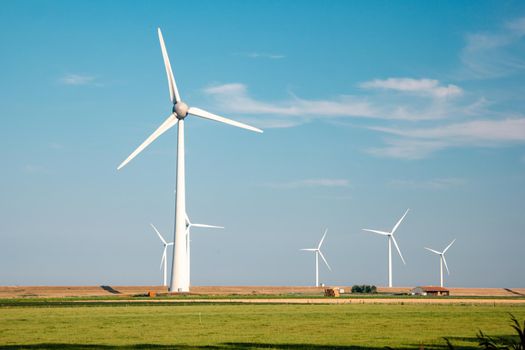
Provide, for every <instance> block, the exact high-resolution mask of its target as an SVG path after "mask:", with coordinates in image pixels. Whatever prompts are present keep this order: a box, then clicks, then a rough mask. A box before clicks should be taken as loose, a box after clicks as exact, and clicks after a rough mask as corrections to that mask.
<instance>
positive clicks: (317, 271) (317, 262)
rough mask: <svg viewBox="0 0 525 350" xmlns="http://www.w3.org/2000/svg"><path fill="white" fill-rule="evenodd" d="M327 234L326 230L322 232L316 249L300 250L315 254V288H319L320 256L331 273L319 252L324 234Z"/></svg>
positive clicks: (321, 253) (329, 268)
mask: <svg viewBox="0 0 525 350" xmlns="http://www.w3.org/2000/svg"><path fill="white" fill-rule="evenodd" d="M327 233H328V229H326V230H324V235H323V238H321V241H319V245H318V246H317V248H304V249H301V250H305V251H308V252H315V286H316V287H319V256H321V259H323V261H324V263H325V264H326V267H328V270H330V271H332V268H331V267H330V265H328V261H326V259H325V258H324V255H323V252H322V251H321V246H322V245H323V241H324V238H325V237H326V234H327Z"/></svg>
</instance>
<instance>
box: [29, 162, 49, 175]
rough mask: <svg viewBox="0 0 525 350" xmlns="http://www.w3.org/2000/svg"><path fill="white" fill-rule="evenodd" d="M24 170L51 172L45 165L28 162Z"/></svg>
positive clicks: (35, 172) (32, 172) (38, 172)
mask: <svg viewBox="0 0 525 350" xmlns="http://www.w3.org/2000/svg"><path fill="white" fill-rule="evenodd" d="M23 171H24V172H26V173H28V174H47V173H48V172H49V171H48V169H47V168H46V167H45V166H43V165H37V164H26V165H24V167H23Z"/></svg>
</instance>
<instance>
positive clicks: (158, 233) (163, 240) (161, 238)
mask: <svg viewBox="0 0 525 350" xmlns="http://www.w3.org/2000/svg"><path fill="white" fill-rule="evenodd" d="M150 225H151V227H153V229H154V230H155V232H157V235H158V236H159V238H160V240H161V241H162V243H164V244H168V243H166V240H165V239H164V237H162V235H161V234H160V232H159V230H157V228H156V227H155V225H153V224H150Z"/></svg>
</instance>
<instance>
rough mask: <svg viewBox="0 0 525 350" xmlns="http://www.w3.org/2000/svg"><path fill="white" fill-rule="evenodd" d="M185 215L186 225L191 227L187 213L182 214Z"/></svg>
mask: <svg viewBox="0 0 525 350" xmlns="http://www.w3.org/2000/svg"><path fill="white" fill-rule="evenodd" d="M184 215H186V225H191V221H190V217H189V216H188V213H184Z"/></svg>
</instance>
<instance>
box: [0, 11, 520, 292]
mask: <svg viewBox="0 0 525 350" xmlns="http://www.w3.org/2000/svg"><path fill="white" fill-rule="evenodd" d="M157 27H161V28H162V30H163V34H164V39H165V41H166V45H167V48H168V52H169V55H170V58H171V61H172V65H173V69H174V72H175V77H176V79H177V83H178V86H179V90H180V93H181V96H182V98H183V99H184V100H185V101H187V102H188V104H190V105H194V106H199V107H202V108H205V109H207V110H210V111H213V112H215V113H218V114H222V115H225V116H228V117H231V118H233V119H237V120H240V121H243V122H247V123H251V124H253V125H254V126H257V127H260V128H263V129H264V130H265V133H264V134H262V135H260V134H255V133H250V132H247V131H245V130H241V129H236V128H233V127H229V126H225V125H220V124H217V123H214V122H211V121H206V120H199V119H196V118H191V119H188V120H187V123H186V126H187V127H186V150H187V152H186V161H187V163H186V168H187V173H186V174H187V202H188V214H189V215H190V217H191V218H192V220H193V221H194V222H203V223H208V224H217V225H223V226H226V229H225V230H222V231H204V230H201V231H197V230H195V231H193V234H192V284H194V285H212V284H219V285H231V284H237V285H254V284H259V285H263V284H268V285H281V284H286V285H309V284H312V283H313V281H314V277H315V276H314V257H313V256H311V254H308V253H306V252H301V251H299V249H300V248H308V247H311V246H314V245H315V244H316V242H318V240H319V239H320V238H321V235H322V231H323V229H324V228H325V227H327V228H328V229H329V233H328V236H327V238H326V242H325V245H324V253H325V255H326V258H327V259H328V261H329V262H330V264H331V265H332V268H333V271H332V272H329V271H327V270H326V269H325V268H324V267H321V281H323V282H325V283H327V284H345V285H346V284H355V283H367V284H376V285H385V284H386V282H387V260H386V259H387V243H386V240H384V239H382V237H379V236H375V235H373V234H367V233H365V232H362V231H360V229H361V228H366V227H368V228H376V229H385V230H386V229H389V228H391V227H392V226H393V225H394V223H395V222H396V221H397V220H398V218H399V217H400V216H401V215H402V214H403V212H404V211H405V209H406V208H411V211H410V213H409V214H408V215H407V217H406V219H405V222H403V224H402V226H401V227H400V228H399V230H398V232H397V240H398V242H399V244H400V247H401V250H402V252H403V255H404V257H405V259H406V261H407V265H406V266H403V265H402V262H401V260H400V259H399V257H397V256H394V284H395V285H401V286H413V285H419V284H435V283H438V282H439V269H438V268H439V266H438V258H437V257H436V256H433V255H431V254H430V253H429V252H427V251H425V250H424V249H423V246H429V247H431V248H434V249H438V250H440V249H443V248H444V247H445V246H446V245H447V244H448V243H449V242H450V241H451V240H452V239H454V238H457V241H456V243H455V244H454V246H453V247H452V248H451V249H450V251H449V252H448V256H447V261H448V263H449V267H450V269H451V275H450V276H446V277H445V281H446V284H448V285H450V286H467V287H469V286H470V287H483V286H486V287H525V284H524V283H525V272H524V271H523V268H522V265H523V263H522V256H523V247H524V246H525V217H524V215H523V208H524V207H525V115H524V113H523V110H524V107H525V99H524V98H523V96H525V84H523V83H524V77H525V75H524V73H525V3H523V2H520V1H477V2H472V1H450V2H445V1H426V2H418V1H404V2H392V1H376V2H370V1H361V2H358V1H353V2H349V1H338V2H337V1H319V2H295V1H287V2H286V1H264V2H263V1H198V2H197V1H191V2H190V1H184V2H182V1H180V2H172V1H165V2H160V1H157V2H139V1H125V2H124V1H122V2H119V1H111V2H107V1H75V2H69V1H53V2H51V1H4V2H3V3H2V11H0V43H1V47H2V53H1V55H0V77H1V79H0V96H1V101H2V102H1V103H0V118H1V121H2V127H1V128H0V155H1V159H2V160H3V166H2V171H1V179H2V181H0V193H1V196H0V213H1V220H0V266H1V267H0V284H3V285H16V284H24V285H31V284H77V285H82V284H113V285H119V284H157V283H159V282H160V280H161V274H160V271H159V270H158V265H159V262H160V257H161V253H162V246H161V245H160V242H159V241H158V239H157V237H156V236H155V235H154V233H153V232H152V231H151V229H150V227H149V223H150V222H152V223H154V224H155V225H156V226H157V227H159V229H160V230H161V232H163V234H164V235H165V236H167V237H171V236H172V230H173V212H174V194H173V190H174V187H175V146H176V132H175V130H172V131H170V132H168V133H166V134H165V135H163V136H162V137H161V138H160V139H158V140H157V141H156V142H155V143H154V144H152V145H151V146H150V147H149V148H148V149H147V150H146V151H144V152H143V153H142V154H141V155H140V156H138V157H137V158H136V159H134V160H133V162H132V163H130V164H129V165H128V166H127V167H126V168H124V169H123V170H121V171H118V172H117V170H116V167H117V165H118V164H119V163H120V162H121V161H122V160H123V159H125V158H126V157H127V156H128V154H129V153H130V152H131V151H133V149H134V148H135V147H136V146H137V145H138V144H140V143H141V142H142V141H143V140H144V139H145V138H146V137H147V136H148V135H149V134H150V133H151V132H152V131H153V130H154V129H155V128H156V127H157V126H158V124H160V123H161V122H162V121H163V120H164V119H165V118H166V117H167V115H168V114H169V113H170V109H171V107H170V102H169V99H168V96H169V93H168V86H167V82H166V77H165V71H164V67H163V63H162V55H161V52H160V48H159V43H158V39H157V36H156V28H157Z"/></svg>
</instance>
